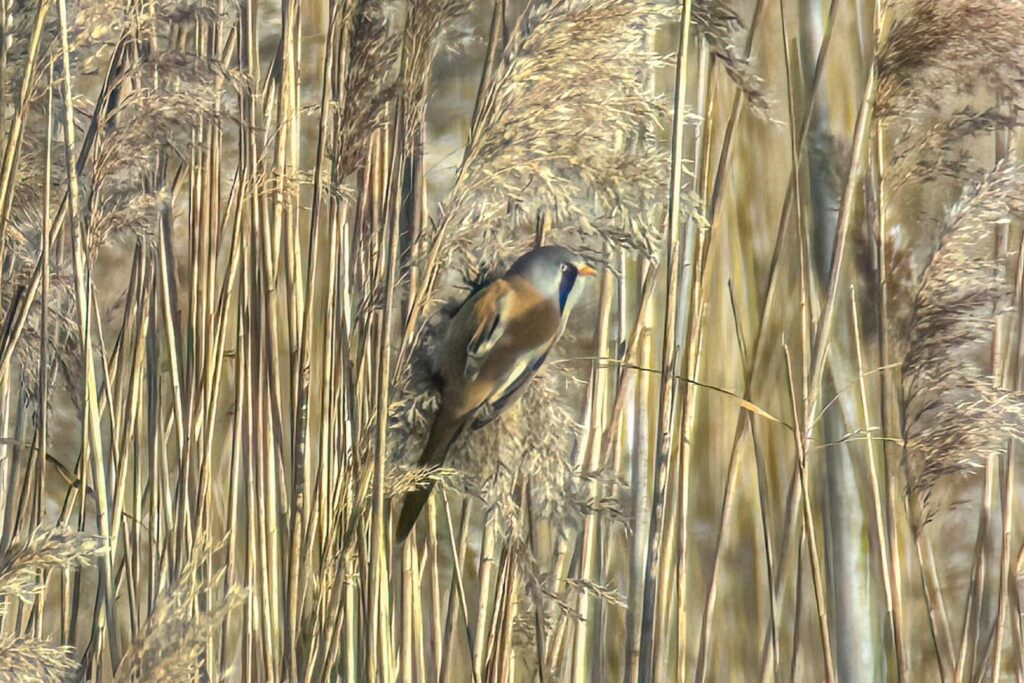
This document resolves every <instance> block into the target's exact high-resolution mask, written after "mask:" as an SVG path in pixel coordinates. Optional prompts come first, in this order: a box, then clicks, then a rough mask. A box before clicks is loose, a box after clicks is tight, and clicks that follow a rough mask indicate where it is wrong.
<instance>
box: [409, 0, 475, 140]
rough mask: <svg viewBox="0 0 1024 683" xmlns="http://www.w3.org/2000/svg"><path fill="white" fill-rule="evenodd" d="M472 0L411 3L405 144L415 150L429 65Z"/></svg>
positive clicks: (422, 115)
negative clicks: (444, 37) (449, 30)
mask: <svg viewBox="0 0 1024 683" xmlns="http://www.w3.org/2000/svg"><path fill="white" fill-rule="evenodd" d="M472 4H473V0H410V2H409V3H408V10H407V12H408V16H407V18H406V23H405V32H404V35H403V40H404V46H403V48H402V61H403V64H402V106H403V113H404V116H405V120H404V123H403V128H404V132H405V144H406V147H407V148H408V149H409V150H415V149H418V148H419V147H420V146H421V144H422V141H421V138H420V133H421V131H422V128H423V125H424V120H425V117H426V113H427V95H428V94H429V85H430V65H431V62H432V61H433V59H434V55H435V54H436V53H437V50H438V48H439V47H440V41H441V38H442V37H443V35H444V33H445V31H446V30H448V29H449V28H451V26H452V24H453V23H454V22H456V21H457V20H458V19H459V18H460V17H461V16H462V15H464V14H465V13H466V12H468V11H469V8H470V7H471V5H472Z"/></svg>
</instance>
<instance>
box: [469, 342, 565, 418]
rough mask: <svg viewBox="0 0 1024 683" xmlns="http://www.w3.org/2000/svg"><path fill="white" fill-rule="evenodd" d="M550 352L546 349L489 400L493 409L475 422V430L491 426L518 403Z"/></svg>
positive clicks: (488, 402)
mask: <svg viewBox="0 0 1024 683" xmlns="http://www.w3.org/2000/svg"><path fill="white" fill-rule="evenodd" d="M549 350H550V347H548V348H547V349H544V351H543V353H541V354H540V356H538V357H537V358H536V359H535V360H534V361H533V362H531V363H530V364H529V365H527V366H526V367H525V368H524V369H523V370H522V371H521V372H520V373H519V374H518V375H516V376H515V377H514V378H513V379H512V381H511V382H507V383H506V384H505V386H504V387H503V388H501V389H499V391H498V392H496V395H495V396H492V397H491V398H490V399H488V401H487V404H488V405H489V406H490V408H491V409H490V411H488V413H487V414H486V415H481V416H479V417H477V418H476V419H475V420H473V429H474V430H477V429H480V428H481V427H484V426H485V425H487V424H490V422H491V421H492V420H494V419H495V418H496V417H498V416H499V415H501V414H502V413H504V412H505V411H506V410H508V409H509V408H510V407H511V406H512V404H513V403H515V402H516V399H517V398H519V396H520V395H522V393H523V390H524V389H526V386H527V384H529V382H530V378H531V377H533V376H534V375H535V374H537V370H539V369H540V366H542V365H544V360H545V359H546V358H547V357H548V351H549Z"/></svg>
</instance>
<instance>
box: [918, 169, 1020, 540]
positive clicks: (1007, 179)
mask: <svg viewBox="0 0 1024 683" xmlns="http://www.w3.org/2000/svg"><path fill="white" fill-rule="evenodd" d="M1022 197H1024V174H1022V173H1021V171H1020V169H1019V168H1016V167H1013V166H1010V165H1006V164H1003V165H1000V166H998V167H997V168H996V169H995V170H993V171H992V172H990V173H988V174H986V175H985V176H984V177H982V179H981V180H980V181H979V182H977V183H976V184H975V185H973V186H972V187H970V188H968V189H967V190H966V191H965V192H964V194H963V195H962V196H961V198H960V200H959V201H958V202H957V203H956V204H955V205H954V206H953V207H952V208H951V209H950V211H949V212H948V214H947V217H946V220H945V224H944V225H943V226H942V230H941V243H940V245H939V247H938V249H937V250H936V251H935V254H934V255H933V257H932V259H931V261H930V263H929V264H928V266H927V268H926V269H925V272H924V275H923V279H922V282H921V286H920V289H919V290H918V292H917V296H916V297H915V299H914V305H913V314H912V315H913V318H912V320H911V323H910V326H909V334H908V336H907V338H906V339H905V340H904V345H905V355H904V357H903V358H904V359H903V368H902V369H903V412H904V427H903V431H904V433H903V438H904V458H905V459H906V464H907V471H908V475H909V482H908V485H909V488H910V493H911V495H912V499H913V501H914V503H915V507H914V512H915V514H916V515H918V520H917V521H918V522H919V523H922V524H923V523H924V522H926V521H927V520H928V519H929V518H931V517H932V516H933V515H934V514H935V512H937V511H938V510H939V509H940V508H941V507H942V504H943V503H944V502H945V501H942V500H941V499H943V498H945V497H946V496H945V495H943V494H945V493H946V492H945V491H941V490H940V489H939V487H937V484H938V483H939V482H940V480H942V479H944V478H946V477H948V476H950V475H963V474H966V473H969V472H970V471H972V470H974V469H976V468H977V467H979V466H980V465H982V464H984V462H985V460H986V458H988V457H991V456H994V455H996V454H998V453H1001V452H1003V450H1004V449H1005V440H1006V439H1007V438H1017V439H1019V438H1022V437H1024V395H1022V394H1020V393H1018V392H1015V391H1010V390H1005V389H1000V388H998V387H996V386H994V385H993V382H992V380H991V377H989V376H988V373H985V372H984V371H983V370H982V369H981V363H982V360H981V358H982V357H983V355H984V353H985V349H986V346H987V345H988V344H990V343H991V334H992V331H993V329H994V325H995V319H996V316H997V315H998V313H999V312H1000V310H1001V309H1002V308H1003V307H1004V306H1005V305H1006V303H1007V301H1008V297H1009V294H1010V292H1009V289H1008V287H1007V285H1006V283H1005V282H1004V281H1003V278H1001V277H1000V275H999V270H998V268H997V267H996V264H995V263H994V261H993V259H992V256H991V245H990V244H986V241H988V240H990V239H991V231H992V229H993V228H996V229H1001V228H1002V227H1003V226H1005V224H1006V223H1007V222H1008V221H1009V220H1010V219H1019V218H1021V217H1024V201H1022V199H1021V198H1022ZM936 494H939V495H936ZM950 502H953V501H950Z"/></svg>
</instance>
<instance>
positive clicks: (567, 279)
mask: <svg viewBox="0 0 1024 683" xmlns="http://www.w3.org/2000/svg"><path fill="white" fill-rule="evenodd" d="M596 274H597V271H596V270H594V268H593V267H592V266H591V265H590V264H588V263H587V262H586V261H585V260H584V259H583V258H582V257H580V256H577V255H576V254H574V253H572V252H571V251H569V250H568V249H565V248H564V247H558V246H547V247H538V248H536V249H534V250H532V251H530V252H528V253H526V254H524V255H523V256H521V257H520V258H519V260H517V261H516V262H515V263H513V264H512V267H511V268H509V269H508V275H509V276H519V277H521V278H523V279H524V280H526V281H527V282H529V283H530V284H531V285H532V286H533V287H534V288H536V289H537V291H538V292H540V293H541V294H542V295H543V296H544V297H547V298H550V299H551V300H552V301H557V302H558V305H559V309H560V310H561V312H562V316H563V318H564V317H565V316H568V315H569V311H571V310H572V307H573V306H574V305H575V304H576V301H577V300H578V299H579V296H580V294H581V293H582V291H583V280H584V279H585V278H587V277H590V276H592V275H596Z"/></svg>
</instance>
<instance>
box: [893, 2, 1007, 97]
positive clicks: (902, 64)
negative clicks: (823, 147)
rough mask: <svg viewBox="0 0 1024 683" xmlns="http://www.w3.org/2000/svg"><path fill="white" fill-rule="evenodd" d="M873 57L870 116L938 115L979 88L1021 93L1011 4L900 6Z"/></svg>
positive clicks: (910, 4) (910, 3) (946, 3)
mask: <svg viewBox="0 0 1024 683" xmlns="http://www.w3.org/2000/svg"><path fill="white" fill-rule="evenodd" d="M900 15H901V16H900V17H899V18H898V19H896V21H895V22H894V23H893V25H892V28H891V29H890V31H889V36H888V38H887V40H886V41H885V44H884V46H883V47H882V50H881V51H880V53H879V57H878V116H880V117H886V116H893V115H899V116H906V115H908V114H912V113H915V112H925V111H942V110H944V109H947V108H948V107H949V104H950V103H951V102H955V101H956V97H957V96H958V95H963V94H970V93H972V92H974V91H975V89H976V88H978V87H979V86H987V87H989V88H990V89H991V90H992V91H993V92H999V91H1000V90H1001V91H1003V93H1004V94H1005V95H1006V96H1007V97H1008V99H1019V97H1020V96H1021V95H1022V94H1024V42H1022V41H1021V40H1020V35H1019V33H1018V31H1017V27H1019V26H1021V23H1022V22H1024V3H1021V2H1018V0H948V1H946V2H935V1H934V0H907V1H906V2H905V3H903V6H902V7H900Z"/></svg>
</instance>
